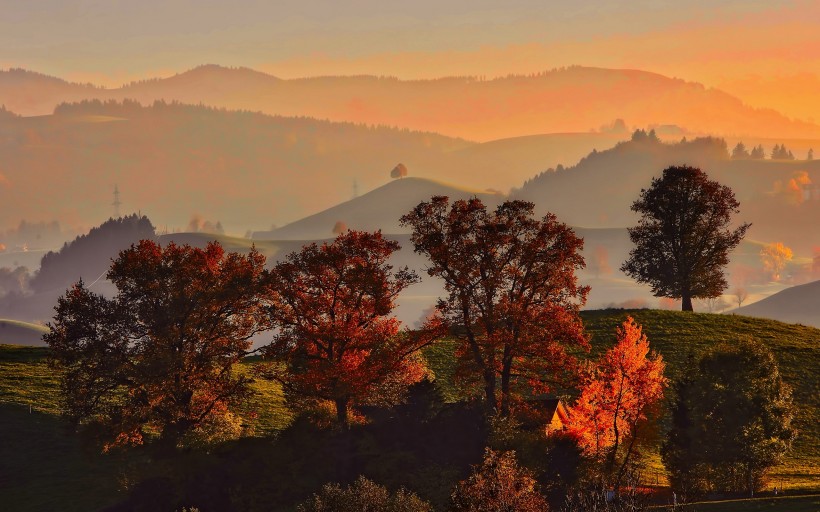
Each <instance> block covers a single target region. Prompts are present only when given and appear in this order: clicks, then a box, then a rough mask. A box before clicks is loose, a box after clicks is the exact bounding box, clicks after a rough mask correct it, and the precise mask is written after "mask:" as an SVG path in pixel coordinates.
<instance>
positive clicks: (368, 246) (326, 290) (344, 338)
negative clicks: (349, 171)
mask: <svg viewBox="0 0 820 512" xmlns="http://www.w3.org/2000/svg"><path fill="white" fill-rule="evenodd" d="M398 249H399V244H398V243H397V242H395V241H392V240H388V239H386V238H384V237H383V236H382V235H381V232H375V233H368V232H362V231H346V232H345V233H342V234H340V235H339V236H338V237H337V238H336V239H335V240H334V241H333V242H332V243H323V244H322V245H317V244H315V243H314V244H310V245H306V246H304V247H303V248H302V250H301V251H299V252H294V253H291V254H290V255H288V257H287V258H286V259H285V260H284V261H282V262H280V263H279V264H277V265H276V266H275V267H274V268H273V270H272V271H271V296H272V297H273V302H274V306H273V307H272V310H271V311H272V313H271V319H272V321H273V323H274V325H275V326H276V327H277V328H278V332H277V334H276V335H275V337H274V339H273V342H272V343H271V344H270V345H268V346H267V347H265V348H264V349H263V354H264V355H265V356H266V357H267V358H271V359H274V360H276V361H279V362H282V363H284V366H281V365H276V364H274V365H271V366H269V367H268V368H267V375H268V376H269V377H271V378H274V379H276V380H278V381H279V382H281V383H282V385H283V386H284V388H285V390H286V391H287V392H289V393H291V394H292V395H295V396H300V397H304V398H307V399H310V400H324V401H329V402H332V403H333V404H334V406H335V409H336V417H337V420H338V423H339V425H340V426H341V427H342V428H347V426H348V409H349V407H350V406H351V404H352V405H356V404H361V403H364V402H368V401H371V402H372V401H383V402H384V401H386V402H396V401H398V399H399V398H400V395H401V393H402V391H403V390H404V389H405V388H406V387H407V386H408V385H410V384H412V383H414V382H417V381H419V380H421V379H422V377H423V376H424V371H425V370H424V366H423V364H422V361H421V360H420V354H419V353H418V351H419V350H420V349H421V348H422V347H424V346H426V345H428V344H429V343H431V342H432V341H433V340H435V339H436V337H437V336H438V335H439V334H441V331H440V329H439V328H438V327H437V326H436V322H435V321H434V320H433V321H431V322H428V323H427V324H426V325H425V326H424V327H423V328H422V329H420V330H418V331H415V332H410V331H401V330H400V322H399V321H398V320H397V319H396V318H395V317H393V316H391V313H392V311H393V309H394V307H395V306H396V298H397V297H398V295H399V293H401V291H402V290H404V289H405V288H407V287H408V286H410V285H412V284H414V283H416V282H418V281H419V278H418V276H417V275H416V274H415V272H413V271H411V270H409V269H408V268H407V267H404V268H401V269H398V270H395V271H394V270H393V267H392V265H390V264H388V263H387V261H388V259H389V258H390V256H391V255H392V254H393V253H394V252H395V251H397V250H398Z"/></svg>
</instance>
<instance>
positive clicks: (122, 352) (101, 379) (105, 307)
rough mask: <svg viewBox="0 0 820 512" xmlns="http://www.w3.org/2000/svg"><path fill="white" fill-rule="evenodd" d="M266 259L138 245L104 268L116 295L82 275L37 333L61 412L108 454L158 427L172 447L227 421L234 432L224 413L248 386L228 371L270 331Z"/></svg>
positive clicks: (212, 248)
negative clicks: (52, 370)
mask: <svg viewBox="0 0 820 512" xmlns="http://www.w3.org/2000/svg"><path fill="white" fill-rule="evenodd" d="M264 265H265V258H264V256H262V255H261V254H259V253H258V252H256V251H255V250H252V251H251V252H250V253H249V254H248V255H240V254H237V253H227V254H226V253H225V252H224V250H223V249H222V247H221V246H220V245H219V244H218V243H216V242H214V243H211V244H208V246H207V247H206V248H205V249H198V248H194V247H190V246H188V245H182V246H179V245H176V244H173V243H170V244H168V245H167V246H165V247H161V246H160V245H159V244H158V243H156V242H153V241H150V240H143V241H141V242H140V243H139V244H137V245H133V246H131V248H130V249H127V250H125V251H122V252H121V253H120V255H119V257H118V258H117V259H116V260H115V261H114V262H113V264H112V265H111V269H110V270H109V272H108V274H107V278H108V279H109V280H110V281H111V282H112V283H113V284H114V286H115V287H116V289H117V293H116V295H115V296H114V297H113V298H110V299H109V298H106V297H104V296H102V295H99V294H95V293H93V292H91V291H89V290H88V289H87V288H86V287H85V285H84V284H83V283H82V282H79V283H78V284H76V285H75V286H74V287H73V288H71V289H70V290H68V291H67V292H66V294H65V296H63V297H61V298H60V299H59V301H58V303H57V307H56V315H55V317H54V320H53V322H52V323H51V324H50V327H51V330H50V332H49V333H48V334H46V335H45V336H44V340H45V341H46V343H48V345H49V347H50V348H51V352H50V355H51V360H52V364H53V365H54V366H55V367H57V368H59V369H60V370H61V389H62V396H63V402H64V409H65V412H66V414H67V416H68V417H69V418H71V419H72V420H74V421H75V422H77V423H79V424H81V425H83V426H85V427H88V428H89V429H90V430H92V431H94V432H96V433H97V434H99V435H100V437H101V440H102V441H103V442H104V446H105V449H108V448H110V447H113V446H117V445H127V444H140V443H143V442H144V441H145V440H146V438H149V437H151V436H152V435H154V434H156V435H158V436H159V441H160V446H162V447H165V448H172V447H174V446H179V445H180V444H184V443H186V442H187V441H190V438H191V436H194V437H196V436H200V437H201V436H202V435H207V433H208V432H219V431H220V430H222V427H221V426H220V424H222V423H225V422H231V421H233V422H234V425H233V427H231V426H230V425H227V427H228V428H235V427H237V426H238V420H237V418H236V417H235V416H234V413H233V412H232V409H233V408H234V406H236V405H237V404H238V403H240V402H241V401H242V400H243V399H244V398H245V397H247V396H248V394H249V393H250V389H249V388H248V383H249V380H248V378H246V377H244V376H243V375H241V374H239V373H237V372H234V371H232V370H233V368H234V366H235V365H236V363H238V362H239V361H240V360H241V359H242V358H243V357H244V356H245V355H246V351H247V350H248V349H249V348H250V346H251V342H250V338H251V337H252V336H253V335H254V334H256V333H258V332H260V331H261V330H264V329H266V328H267V321H266V320H265V315H263V314H262V313H263V311H262V309H261V305H260V304H261V302H260V299H261V296H262V294H261V290H262V282H263V275H264Z"/></svg>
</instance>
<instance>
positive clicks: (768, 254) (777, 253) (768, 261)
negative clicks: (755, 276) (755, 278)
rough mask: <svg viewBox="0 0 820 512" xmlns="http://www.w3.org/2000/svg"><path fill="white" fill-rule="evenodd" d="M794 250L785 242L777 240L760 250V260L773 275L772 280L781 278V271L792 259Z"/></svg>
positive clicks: (770, 274)
mask: <svg viewBox="0 0 820 512" xmlns="http://www.w3.org/2000/svg"><path fill="white" fill-rule="evenodd" d="M793 257H794V252H792V250H791V249H790V248H789V247H787V246H785V245H784V244H783V242H775V243H771V244H768V245H766V246H765V247H763V249H761V250H760V261H761V262H762V263H763V270H764V271H765V272H766V273H767V274H768V275H769V276H770V277H771V279H772V281H779V280H780V273H781V272H783V269H785V268H786V263H788V262H789V261H791V260H792V258H793Z"/></svg>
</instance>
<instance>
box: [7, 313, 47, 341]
mask: <svg viewBox="0 0 820 512" xmlns="http://www.w3.org/2000/svg"><path fill="white" fill-rule="evenodd" d="M47 332H48V327H45V326H43V325H39V324H30V323H28V322H20V321H18V320H4V319H0V344H13V345H25V346H42V345H43V341H42V337H43V334H45V333H47Z"/></svg>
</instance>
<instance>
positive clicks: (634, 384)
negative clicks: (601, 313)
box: [569, 317, 667, 456]
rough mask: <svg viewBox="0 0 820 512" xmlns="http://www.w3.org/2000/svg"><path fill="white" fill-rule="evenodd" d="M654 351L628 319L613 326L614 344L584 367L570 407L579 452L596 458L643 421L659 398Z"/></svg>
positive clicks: (660, 367) (659, 370)
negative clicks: (580, 386) (586, 370)
mask: <svg viewBox="0 0 820 512" xmlns="http://www.w3.org/2000/svg"><path fill="white" fill-rule="evenodd" d="M665 366H666V365H665V363H664V362H663V358H662V357H661V356H660V355H657V354H655V353H650V351H649V340H647V338H646V336H645V335H644V334H643V333H642V331H641V326H640V325H638V324H636V323H635V321H634V320H633V319H632V318H631V317H629V318H627V320H626V321H625V322H624V323H623V325H622V326H621V327H619V328H618V330H617V343H616V344H615V346H614V347H612V348H611V349H609V350H608V351H607V352H606V353H605V354H604V355H603V356H601V358H600V359H599V360H598V362H597V363H596V364H595V365H594V366H593V367H592V368H590V370H589V376H588V378H587V379H586V380H587V382H586V385H585V386H584V388H583V389H582V391H581V396H580V397H579V398H578V400H577V401H576V403H575V406H574V407H572V409H571V413H570V422H569V430H570V433H571V434H573V435H574V436H575V437H576V438H577V439H578V440H579V444H580V445H581V447H582V448H583V449H584V451H585V452H586V453H588V454H590V455H595V456H601V455H603V454H604V453H605V451H606V450H608V449H610V448H614V449H617V448H618V444H620V442H621V441H622V440H623V439H624V438H625V437H627V436H634V435H635V433H636V426H637V425H638V424H639V423H640V422H642V421H644V420H646V419H647V412H648V410H649V409H650V408H651V407H652V406H653V405H655V404H656V403H658V401H659V400H660V399H661V398H662V397H663V390H664V388H665V387H666V385H667V380H666V378H665V377H664V376H663V371H664V368H665Z"/></svg>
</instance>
